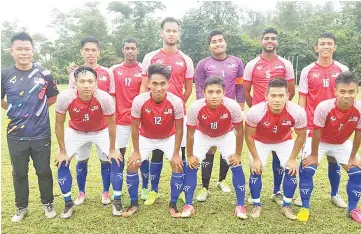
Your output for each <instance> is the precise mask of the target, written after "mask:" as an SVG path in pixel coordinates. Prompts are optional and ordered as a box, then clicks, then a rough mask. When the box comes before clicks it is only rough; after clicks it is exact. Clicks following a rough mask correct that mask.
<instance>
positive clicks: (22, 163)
mask: <svg viewBox="0 0 361 234" xmlns="http://www.w3.org/2000/svg"><path fill="white" fill-rule="evenodd" d="M10 52H11V55H12V57H13V58H14V61H15V65H13V66H10V67H6V68H3V69H1V107H2V108H3V109H4V110H6V114H7V116H8V117H9V119H10V123H9V125H8V128H7V143H8V148H9V154H10V160H11V165H12V169H13V171H12V175H13V183H14V184H13V185H14V190H15V204H16V207H17V211H16V214H15V215H14V216H13V218H12V221H13V222H20V221H21V220H22V219H23V218H24V217H25V215H27V213H28V212H29V209H28V203H29V180H28V171H29V161H30V156H31V158H32V160H33V164H34V167H35V171H36V175H37V176H38V182H39V190H40V195H41V203H42V204H43V209H44V211H45V215H46V217H48V218H54V217H55V216H56V212H55V210H54V204H53V201H54V195H53V177H52V172H51V168H50V152H51V137H50V121H49V111H48V107H49V106H51V105H52V104H54V103H55V102H56V96H57V95H58V94H59V91H58V89H57V87H56V84H55V81H54V79H53V77H52V76H51V74H50V71H48V70H46V69H45V68H43V67H41V66H34V65H33V63H32V60H33V55H34V49H33V40H32V39H31V37H30V36H29V35H28V34H26V33H24V32H22V33H19V34H16V35H14V36H13V37H12V38H11V48H10ZM5 96H6V100H5V99H4V98H5Z"/></svg>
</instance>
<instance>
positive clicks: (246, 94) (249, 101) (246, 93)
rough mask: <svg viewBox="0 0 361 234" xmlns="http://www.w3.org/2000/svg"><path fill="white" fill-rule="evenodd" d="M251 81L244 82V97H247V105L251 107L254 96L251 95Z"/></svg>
mask: <svg viewBox="0 0 361 234" xmlns="http://www.w3.org/2000/svg"><path fill="white" fill-rule="evenodd" d="M251 88H252V83H251V82H244V83H243V92H244V99H246V102H247V105H248V107H249V108H251V107H252V97H251Z"/></svg>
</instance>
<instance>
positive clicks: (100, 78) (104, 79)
mask: <svg viewBox="0 0 361 234" xmlns="http://www.w3.org/2000/svg"><path fill="white" fill-rule="evenodd" d="M107 79H108V78H107V77H106V76H99V77H98V80H101V81H107Z"/></svg>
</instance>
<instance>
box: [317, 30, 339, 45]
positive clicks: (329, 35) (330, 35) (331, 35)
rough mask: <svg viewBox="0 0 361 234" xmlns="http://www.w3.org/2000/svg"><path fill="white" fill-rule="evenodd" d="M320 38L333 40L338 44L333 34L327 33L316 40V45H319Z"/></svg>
mask: <svg viewBox="0 0 361 234" xmlns="http://www.w3.org/2000/svg"><path fill="white" fill-rule="evenodd" d="M320 38H330V39H332V40H333V42H334V43H335V44H336V37H335V35H334V34H333V33H330V32H326V33H321V34H320V35H319V36H318V37H317V40H316V45H318V39H320Z"/></svg>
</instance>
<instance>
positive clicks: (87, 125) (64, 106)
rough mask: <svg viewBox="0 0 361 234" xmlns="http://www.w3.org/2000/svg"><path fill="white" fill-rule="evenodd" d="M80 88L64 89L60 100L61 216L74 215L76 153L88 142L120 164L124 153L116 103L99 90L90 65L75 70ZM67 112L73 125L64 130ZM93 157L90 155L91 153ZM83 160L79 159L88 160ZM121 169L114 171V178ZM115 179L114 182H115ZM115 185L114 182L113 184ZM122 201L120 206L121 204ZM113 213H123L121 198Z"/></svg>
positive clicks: (104, 157) (57, 130)
mask: <svg viewBox="0 0 361 234" xmlns="http://www.w3.org/2000/svg"><path fill="white" fill-rule="evenodd" d="M74 77H75V80H76V84H77V89H76V90H75V89H68V90H65V91H63V92H62V93H61V94H60V95H59V98H58V101H57V103H56V108H55V110H56V120H55V133H56V137H57V139H58V144H59V152H58V154H57V155H56V162H57V165H58V168H59V169H58V182H59V185H60V189H61V191H62V194H63V196H64V200H65V208H64V211H63V213H62V214H61V215H60V217H61V218H70V217H71V216H72V213H73V207H74V203H73V201H72V198H71V186H72V177H71V173H70V170H69V166H70V160H71V159H72V156H73V155H74V154H75V153H76V152H78V150H79V148H81V147H82V146H84V145H85V144H92V143H94V144H96V145H97V146H98V147H99V149H100V150H101V154H99V155H100V157H99V159H100V160H101V161H103V162H106V161H108V160H109V161H110V160H111V159H112V163H115V164H118V166H120V160H121V157H120V154H119V153H117V151H116V150H115V137H116V125H115V118H114V113H115V105H114V101H113V98H112V97H111V96H110V95H109V94H108V93H106V92H104V91H102V90H100V89H97V88H96V87H97V73H96V72H95V71H94V70H93V69H92V68H90V67H79V68H77V69H76V70H75V72H74ZM66 112H69V115H70V120H69V127H68V128H66V130H65V133H64V123H65V119H66ZM87 157H89V155H88V156H87ZM86 159H87V158H84V159H79V160H86ZM118 174H119V171H116V170H114V171H113V170H112V171H111V178H112V177H113V178H114V177H117V176H118ZM112 182H113V181H112ZM118 186H119V185H117V186H115V185H114V183H113V187H115V188H116V187H118ZM119 204H120V205H119ZM112 209H113V215H121V211H122V210H121V203H120V200H116V199H114V201H113V205H112Z"/></svg>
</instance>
